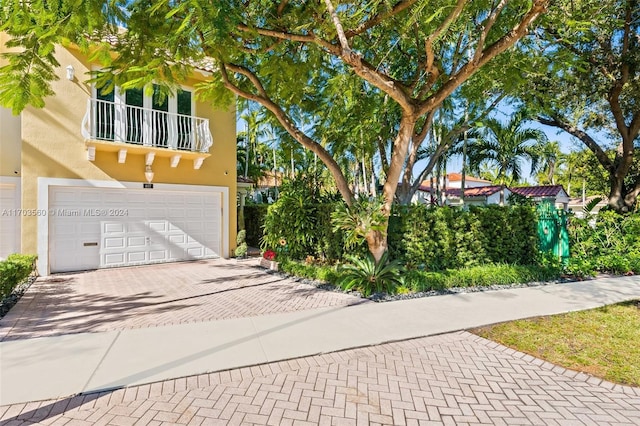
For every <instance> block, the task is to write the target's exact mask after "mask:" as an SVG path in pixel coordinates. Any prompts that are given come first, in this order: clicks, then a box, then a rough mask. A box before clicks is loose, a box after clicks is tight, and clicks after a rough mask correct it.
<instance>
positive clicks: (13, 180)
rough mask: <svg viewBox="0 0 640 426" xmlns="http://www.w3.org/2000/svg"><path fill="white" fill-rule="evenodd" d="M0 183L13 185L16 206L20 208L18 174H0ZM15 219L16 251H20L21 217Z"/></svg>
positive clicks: (19, 180)
mask: <svg viewBox="0 0 640 426" xmlns="http://www.w3.org/2000/svg"><path fill="white" fill-rule="evenodd" d="M0 185H13V187H14V191H15V199H16V200H17V201H18V206H17V208H19V209H20V208H22V191H21V185H22V178H20V177H18V176H0ZM17 219H18V220H16V229H15V233H16V242H17V243H18V247H17V251H19V252H22V234H21V232H20V230H21V229H22V217H21V216H20V217H18V218H17Z"/></svg>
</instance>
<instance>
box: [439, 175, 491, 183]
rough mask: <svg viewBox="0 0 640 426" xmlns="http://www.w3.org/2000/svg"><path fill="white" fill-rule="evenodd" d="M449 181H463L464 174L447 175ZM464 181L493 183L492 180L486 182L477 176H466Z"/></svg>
mask: <svg viewBox="0 0 640 426" xmlns="http://www.w3.org/2000/svg"><path fill="white" fill-rule="evenodd" d="M447 180H448V181H449V182H459V181H462V173H449V174H447ZM464 180H465V181H467V182H487V183H491V181H490V180H485V179H481V178H477V177H475V176H469V175H466V176H465V177H464Z"/></svg>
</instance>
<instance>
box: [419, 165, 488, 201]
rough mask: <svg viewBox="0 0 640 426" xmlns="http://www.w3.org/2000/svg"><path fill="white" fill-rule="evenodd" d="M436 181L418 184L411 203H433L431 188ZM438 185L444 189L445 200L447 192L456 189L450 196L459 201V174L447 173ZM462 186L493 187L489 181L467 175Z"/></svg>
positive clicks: (433, 179) (460, 176) (460, 186)
mask: <svg viewBox="0 0 640 426" xmlns="http://www.w3.org/2000/svg"><path fill="white" fill-rule="evenodd" d="M436 181H437V180H436V179H435V178H431V179H430V180H424V181H422V183H421V184H420V187H419V188H418V190H417V191H416V193H415V194H414V195H413V198H412V200H411V201H412V202H414V203H415V202H418V203H426V204H432V203H435V194H433V196H432V194H431V188H432V187H435V182H436ZM440 184H441V185H440V187H441V188H446V191H447V193H446V194H447V198H448V197H449V190H451V189H454V190H455V189H457V190H458V191H457V192H455V191H454V192H453V193H452V194H453V195H454V197H455V196H456V195H455V194H457V197H458V199H459V197H460V191H459V189H460V188H462V174H461V173H448V174H447V175H445V176H444V178H440ZM464 186H465V188H479V187H488V186H493V183H491V181H488V180H484V179H480V178H477V177H474V176H469V175H467V176H465V180H464ZM465 196H466V191H465ZM447 203H448V200H447ZM453 204H456V202H454V203H453Z"/></svg>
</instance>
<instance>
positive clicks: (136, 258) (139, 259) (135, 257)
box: [126, 251, 148, 264]
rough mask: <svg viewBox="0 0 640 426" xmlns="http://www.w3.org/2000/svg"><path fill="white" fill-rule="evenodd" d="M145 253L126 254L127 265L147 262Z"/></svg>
mask: <svg viewBox="0 0 640 426" xmlns="http://www.w3.org/2000/svg"><path fill="white" fill-rule="evenodd" d="M147 261H148V259H147V252H145V251H130V252H128V253H127V262H126V263H129V264H141V263H144V262H147Z"/></svg>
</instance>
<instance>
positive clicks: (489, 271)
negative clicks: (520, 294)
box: [405, 264, 560, 292]
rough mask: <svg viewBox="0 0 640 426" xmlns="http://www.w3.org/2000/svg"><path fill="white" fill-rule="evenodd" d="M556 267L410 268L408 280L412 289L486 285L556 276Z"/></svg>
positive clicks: (514, 282) (533, 280)
mask: <svg viewBox="0 0 640 426" xmlns="http://www.w3.org/2000/svg"><path fill="white" fill-rule="evenodd" d="M559 276H560V271H559V269H558V268H555V267H542V266H537V265H534V266H526V265H506V264H501V265H486V266H475V267H471V268H462V269H449V270H446V271H441V272H425V271H417V270H416V271H411V272H409V273H408V274H407V276H406V280H405V283H406V285H407V287H409V288H410V289H411V290H413V291H416V292H418V291H429V290H444V289H447V288H451V287H486V286H491V285H509V284H523V283H529V282H537V281H549V280H552V279H557V278H558V277H559Z"/></svg>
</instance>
